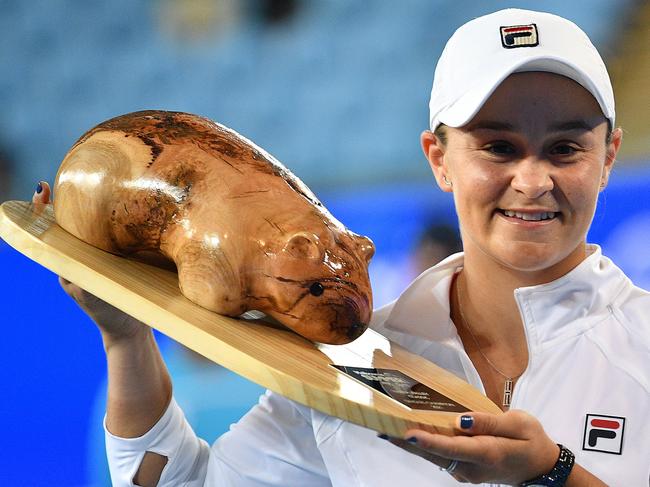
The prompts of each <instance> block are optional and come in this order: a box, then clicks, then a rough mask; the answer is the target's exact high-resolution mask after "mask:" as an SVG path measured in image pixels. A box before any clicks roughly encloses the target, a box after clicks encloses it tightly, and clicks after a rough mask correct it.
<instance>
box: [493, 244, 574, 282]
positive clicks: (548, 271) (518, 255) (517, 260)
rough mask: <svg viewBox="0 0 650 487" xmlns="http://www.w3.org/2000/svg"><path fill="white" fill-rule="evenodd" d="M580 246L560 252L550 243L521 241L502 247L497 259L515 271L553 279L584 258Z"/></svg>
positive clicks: (547, 279)
mask: <svg viewBox="0 0 650 487" xmlns="http://www.w3.org/2000/svg"><path fill="white" fill-rule="evenodd" d="M580 248H581V247H580V246H579V247H576V248H574V250H572V251H567V252H558V251H557V250H558V249H556V248H549V245H548V244H540V243H532V242H531V243H528V242H526V243H523V242H521V243H517V244H515V245H508V246H507V247H505V248H503V249H501V251H500V252H499V253H498V254H499V255H498V257H497V260H498V261H499V262H500V263H501V264H502V265H503V266H505V267H507V268H509V269H512V270H514V271H518V272H525V273H532V274H536V275H538V277H540V278H542V279H544V280H546V281H551V280H554V279H557V278H558V277H561V276H563V275H564V274H566V273H567V272H569V271H570V270H571V269H573V268H574V267H575V266H576V265H578V264H579V263H580V262H581V261H582V260H583V259H584V251H582V252H580V251H579V250H580ZM582 249H584V245H583V246H582ZM540 274H542V275H545V276H546V277H542V276H541V275H540Z"/></svg>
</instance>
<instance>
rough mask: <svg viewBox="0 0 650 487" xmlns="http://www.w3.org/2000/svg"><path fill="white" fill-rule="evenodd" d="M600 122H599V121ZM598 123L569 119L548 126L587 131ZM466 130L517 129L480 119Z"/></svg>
mask: <svg viewBox="0 0 650 487" xmlns="http://www.w3.org/2000/svg"><path fill="white" fill-rule="evenodd" d="M599 123H600V122H599ZM596 125H598V124H589V123H587V122H586V121H585V120H582V119H578V120H570V121H568V122H559V123H554V124H551V125H550V126H549V127H548V128H549V130H550V131H552V132H569V131H572V130H582V131H586V132H589V131H591V130H593V129H594V128H595V127H596ZM466 130H467V131H468V132H473V131H475V130H505V131H508V132H517V129H516V127H515V126H514V125H512V124H511V123H507V122H497V121H493V120H482V121H479V122H476V123H472V124H470V125H469V126H468V127H467V129H466Z"/></svg>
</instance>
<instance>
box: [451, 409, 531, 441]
mask: <svg viewBox="0 0 650 487" xmlns="http://www.w3.org/2000/svg"><path fill="white" fill-rule="evenodd" d="M534 423H535V419H534V418H533V417H532V416H530V415H529V414H527V413H525V412H524V411H519V410H516V409H513V410H510V411H507V412H505V413H503V414H490V413H479V412H472V413H465V414H463V415H460V416H458V418H457V419H456V428H457V429H458V430H459V431H462V432H463V433H465V434H467V435H472V436H478V435H490V436H500V437H504V438H512V439H528V438H530V432H531V429H532V427H533V426H534Z"/></svg>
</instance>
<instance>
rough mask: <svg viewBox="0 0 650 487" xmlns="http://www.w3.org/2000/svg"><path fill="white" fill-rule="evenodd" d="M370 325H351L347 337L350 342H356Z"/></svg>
mask: <svg viewBox="0 0 650 487" xmlns="http://www.w3.org/2000/svg"><path fill="white" fill-rule="evenodd" d="M367 327H368V325H365V324H363V323H353V324H351V325H350V328H348V332H347V336H348V338H349V339H350V340H356V339H357V338H359V337H360V336H361V334H362V333H363V332H364V331H366V328H367Z"/></svg>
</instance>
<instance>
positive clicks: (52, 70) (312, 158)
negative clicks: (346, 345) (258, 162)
mask: <svg viewBox="0 0 650 487" xmlns="http://www.w3.org/2000/svg"><path fill="white" fill-rule="evenodd" d="M639 3H640V2H637V1H634V0H618V1H614V0H588V1H586V0H581V1H575V2H566V1H564V0H563V1H556V0H549V1H545V2H543V9H544V10H546V11H551V12H554V13H558V14H560V15H563V16H565V17H567V18H569V19H571V20H574V21H575V22H576V23H578V24H579V25H580V26H581V27H583V29H584V30H585V31H586V32H587V33H588V34H589V35H590V37H591V38H592V40H593V41H594V43H595V44H596V45H597V47H598V48H599V49H600V50H601V52H602V53H603V54H604V55H605V57H606V58H610V57H613V56H614V54H615V53H616V50H617V48H618V46H620V43H621V40H620V39H621V32H622V31H624V30H625V29H626V28H627V27H628V26H629V23H630V20H629V19H630V18H632V17H633V16H634V12H635V9H636V8H637V7H638V5H639ZM540 5H541V2H533V1H513V2H498V1H493V0H490V1H482V2H475V1H469V0H456V1H453V2H452V1H447V0H431V1H424V0H421V1H417V0H404V1H401V2H395V1H390V0H383V1H373V2H363V1H361V0H349V1H344V0H323V1H299V0H293V1H290V0H283V1H272V0H267V1H262V0H250V1H238V0H176V1H172V0H167V1H165V0H158V1H151V0H150V1H132V0H128V1H127V0H114V1H111V2H102V1H98V0H85V1H81V0H51V1H47V0H33V1H18V0H0V40H1V43H0V73H1V75H0V103H1V106H2V111H0V156H1V159H0V164H1V163H2V162H3V161H4V163H5V167H4V168H3V167H2V166H1V165H0V201H4V200H8V199H21V200H27V199H30V198H31V195H32V193H33V191H34V187H35V185H36V183H37V182H38V180H41V179H42V180H47V181H50V182H51V181H53V180H54V176H55V174H56V170H57V168H58V165H59V163H60V161H61V160H62V158H63V156H64V155H65V153H66V151H67V150H68V148H69V147H70V146H71V145H72V144H73V143H74V141H75V140H76V139H77V138H78V137H79V136H80V135H81V134H82V133H83V132H85V131H86V130H87V129H89V128H90V127H92V126H94V125H96V124H97V123H99V122H101V121H103V120H105V119H108V118H110V117H113V116H115V115H118V114H122V113H126V112H130V111H135V110H141V109H154V108H157V109H166V110H181V111H187V112H194V113H198V114H201V115H204V116H207V117H209V118H212V119H214V120H216V121H218V122H221V123H223V124H225V125H228V126H230V127H232V128H233V129H235V130H237V131H239V132H240V133H242V134H243V135H245V136H246V137H248V138H250V139H251V140H253V141H255V142H256V143H257V144H259V145H260V146H262V147H263V148H265V149H266V150H268V151H269V152H271V153H272V154H273V155H275V156H276V157H277V158H278V159H279V160H281V161H282V162H283V163H284V164H285V165H286V166H288V167H289V168H290V169H291V170H292V171H293V172H294V173H295V174H296V175H297V176H298V177H300V178H301V179H302V180H303V181H304V182H305V183H306V184H307V185H308V186H310V187H311V188H312V189H313V190H314V192H315V193H316V194H317V195H318V196H319V198H320V199H321V200H322V201H323V203H324V204H325V205H326V206H327V207H328V208H329V209H330V211H331V212H332V213H333V214H334V215H335V216H336V217H337V218H338V219H340V220H341V221H342V222H343V223H344V224H346V225H347V226H348V227H349V228H351V229H352V230H354V231H355V232H357V233H361V234H365V235H368V236H369V237H371V238H372V239H373V240H374V241H375V244H376V246H377V254H376V256H375V258H374V259H373V262H372V264H371V279H372V283H373V291H374V294H375V301H376V305H381V304H384V303H386V302H388V301H390V300H391V299H393V298H395V297H396V296H397V295H398V294H399V291H400V290H401V289H402V288H403V287H404V286H405V285H406V284H407V283H408V282H409V281H410V280H411V279H412V278H413V277H414V276H415V275H416V274H417V273H418V272H419V270H420V263H419V262H416V261H415V258H414V255H415V248H416V246H417V243H418V239H419V237H420V235H421V233H422V232H423V229H424V228H426V227H427V226H428V225H431V224H433V223H448V224H449V225H451V226H452V227H453V226H455V214H454V210H453V207H452V201H451V199H450V197H449V196H448V195H445V194H442V193H441V192H439V191H438V190H437V188H435V187H434V183H433V179H432V177H431V175H430V171H429V168H428V164H427V163H426V160H425V159H424V157H423V156H422V154H421V150H420V147H419V134H420V132H421V131H422V130H423V129H425V128H426V127H427V119H428V115H427V111H428V108H427V103H428V95H429V91H430V85H431V81H432V76H433V68H434V66H435V62H436V60H437V57H438V55H439V54H440V52H441V51H442V48H443V45H444V42H445V40H446V39H447V38H448V37H449V36H450V35H451V33H452V32H453V31H454V30H455V29H456V28H457V27H458V26H459V25H461V24H462V23H464V22H465V21H467V20H469V19H470V18H472V17H475V16H478V15H481V14H484V13H487V12H489V11H493V10H496V9H499V8H505V7H507V6H517V7H524V8H542V7H541V6H540ZM645 86H648V85H647V84H646V85H645ZM624 128H625V127H624ZM647 162H648V154H647V153H646V154H645V155H641V156H639V155H635V156H634V157H633V158H629V159H627V160H625V159H623V160H622V161H621V162H620V163H619V165H618V166H617V168H616V170H615V173H614V175H613V177H612V180H611V183H610V186H609V187H608V189H607V190H606V191H605V192H604V193H603V194H602V195H601V201H600V205H599V208H598V210H597V214H596V217H595V219H594V226H593V229H592V231H591V233H590V240H591V241H593V242H597V243H600V244H601V245H602V246H603V247H604V249H605V253H606V254H608V255H610V256H611V257H613V258H614V260H615V261H616V262H617V263H618V264H619V265H620V266H621V267H623V268H624V270H626V272H627V273H628V275H630V277H632V278H633V280H635V281H636V282H637V283H638V284H640V285H643V286H645V287H646V288H650V255H649V254H650V252H649V250H648V242H649V241H650V198H648V189H650V167H649V166H648V164H647ZM0 268H1V269H2V270H3V272H2V276H3V279H2V281H0V287H1V289H2V304H3V306H2V313H1V314H0V324H1V325H2V331H3V334H2V340H0V364H1V365H2V366H1V367H0V391H1V394H2V395H1V396H0V397H1V398H2V400H1V401H0V437H2V442H0V485H3V486H4V485H12V486H13V485H16V486H45V485H47V486H103V485H109V484H108V480H107V479H108V476H107V472H106V467H105V460H104V459H103V436H102V430H101V420H102V416H103V408H104V392H103V390H104V388H105V362H104V356H103V349H102V345H101V341H100V338H99V334H98V332H97V331H96V329H95V328H94V326H93V325H92V323H91V322H90V321H89V319H88V318H86V317H85V315H84V314H83V313H81V312H80V311H79V310H78V309H77V307H76V305H74V303H73V302H72V301H71V300H70V299H68V298H67V297H66V296H65V295H64V293H63V291H62V290H61V289H60V288H59V286H58V283H57V281H56V276H54V275H53V274H51V273H49V272H48V271H46V270H44V269H43V268H41V267H40V266H38V265H37V264H35V263H33V262H31V261H29V260H28V259H26V258H24V257H23V256H21V255H20V254H18V253H17V252H15V251H14V250H13V249H11V248H10V247H9V246H8V245H7V244H5V243H4V242H3V241H1V240H0ZM159 338H160V343H161V347H162V349H163V353H164V354H165V357H166V360H167V362H168V364H169V367H170V370H171V372H172V376H173V377H174V383H175V386H176V394H177V397H178V400H179V402H180V403H181V405H182V406H183V407H184V409H185V411H186V413H187V414H188V416H189V417H190V421H191V422H192V424H193V425H194V427H195V428H196V429H197V431H199V432H200V434H202V435H203V436H204V437H205V438H206V439H207V440H208V441H212V440H213V439H214V437H215V436H216V435H217V434H219V433H220V432H222V431H224V430H226V429H227V428H228V425H229V424H230V423H231V422H232V421H235V420H236V419H237V418H238V417H239V416H240V415H241V414H242V413H243V411H245V410H246V409H248V407H250V405H251V404H253V403H254V402H255V400H256V397H257V395H258V394H259V391H260V389H259V388H258V387H257V386H255V385H253V384H250V383H248V382H247V381H244V380H242V379H240V378H238V377H237V376H234V375H233V374H231V373H229V372H227V371H225V370H223V369H221V368H219V367H218V366H215V365H212V364H209V363H207V362H206V361H204V360H203V359H201V358H200V357H197V356H194V355H193V354H192V353H190V352H187V351H185V350H184V349H182V348H180V347H178V346H177V345H175V344H173V343H170V342H169V341H168V340H167V339H165V337H159ZM219 390H222V391H223V390H227V391H228V394H227V395H226V396H227V397H224V396H223V395H222V396H219V395H218V394H217V392H218V391H219ZM212 391H214V393H213V392H212ZM199 398H200V401H197V399H199Z"/></svg>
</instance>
